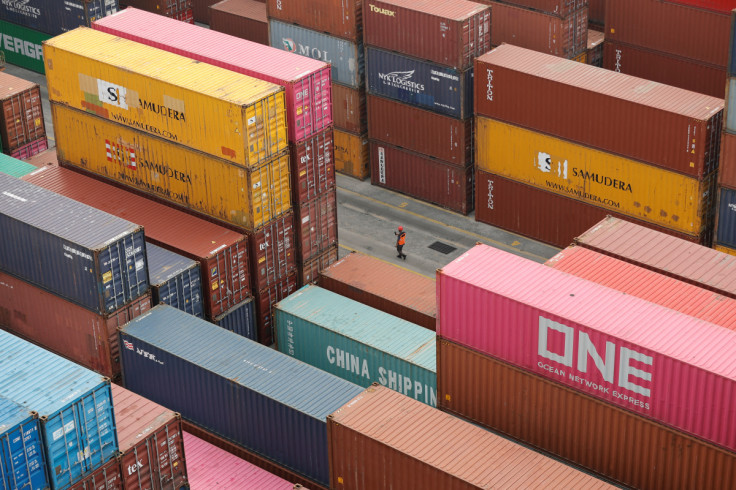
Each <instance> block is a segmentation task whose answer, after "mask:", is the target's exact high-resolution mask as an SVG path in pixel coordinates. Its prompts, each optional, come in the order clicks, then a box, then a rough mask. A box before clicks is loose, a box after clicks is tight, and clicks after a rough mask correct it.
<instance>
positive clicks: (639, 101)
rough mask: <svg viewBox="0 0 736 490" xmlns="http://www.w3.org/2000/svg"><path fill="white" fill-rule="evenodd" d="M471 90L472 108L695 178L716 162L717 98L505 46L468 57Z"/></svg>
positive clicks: (719, 112)
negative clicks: (471, 69)
mask: <svg viewBox="0 0 736 490" xmlns="http://www.w3.org/2000/svg"><path fill="white" fill-rule="evenodd" d="M474 95H475V99H474V101H475V112H476V113H477V114H480V115H483V116H487V117H490V118H493V119H499V120H501V121H505V122H508V123H512V124H515V125H517V126H521V127H523V128H528V129H533V130H535V131H539V132H542V133H546V134H550V135H553V136H557V137H560V138H563V139H566V140H569V141H572V142H576V143H581V144H583V145H586V146H589V147H592V148H597V149H600V150H603V151H606V152H609V153H613V154H616V155H620V156H624V157H628V158H632V159H635V160H640V161H643V162H645V163H650V164H652V165H656V166H659V167H662V168H667V169H670V170H674V171H677V172H680V173H683V174H686V175H692V176H696V177H698V178H703V177H704V176H707V175H708V174H710V173H711V172H712V171H713V170H715V169H716V168H718V157H719V155H718V150H719V142H720V132H721V124H722V120H723V106H724V101H723V99H717V98H715V97H711V96H708V95H704V94H697V93H694V92H691V91H688V90H683V89H679V88H676V87H670V86H667V85H662V84H659V83H656V82H652V81H649V80H645V79H642V78H636V77H632V76H630V75H624V74H623V73H615V72H613V71H609V70H603V69H600V68H596V67H594V66H589V65H584V64H582V63H575V62H573V61H569V60H563V59H560V58H555V57H554V56H550V55H548V54H544V53H539V52H536V51H532V50H528V49H524V48H519V47H517V46H511V45H504V46H499V47H498V48H496V49H494V50H493V51H491V52H490V53H487V54H485V55H483V56H481V57H480V58H477V59H476V62H475V94H474ZM592 110H594V111H595V113H597V114H601V115H602V116H603V117H597V118H595V119H594V120H592V119H591V114H593V112H591V111H592Z"/></svg>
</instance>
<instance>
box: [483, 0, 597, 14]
mask: <svg viewBox="0 0 736 490" xmlns="http://www.w3.org/2000/svg"><path fill="white" fill-rule="evenodd" d="M481 2H483V3H488V2H487V0H481ZM510 3H511V4H513V5H518V6H520V7H525V8H528V9H531V10H538V11H540V12H545V13H547V14H554V15H556V16H558V17H565V16H567V15H568V14H569V13H571V12H574V11H575V10H577V9H581V8H583V7H586V6H588V0H511V2H510ZM591 3H593V1H591Z"/></svg>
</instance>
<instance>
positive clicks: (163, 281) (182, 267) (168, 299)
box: [146, 243, 204, 318]
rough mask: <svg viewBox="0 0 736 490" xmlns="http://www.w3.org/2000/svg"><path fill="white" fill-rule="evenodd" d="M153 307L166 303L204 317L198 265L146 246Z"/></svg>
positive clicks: (163, 249) (166, 251) (162, 249)
mask: <svg viewBox="0 0 736 490" xmlns="http://www.w3.org/2000/svg"><path fill="white" fill-rule="evenodd" d="M146 257H148V275H149V277H150V278H151V293H152V300H153V304H154V305H157V304H159V303H166V304H167V305H171V306H173V307H174V308H177V309H179V310H181V311H186V312H187V313H189V314H190V315H194V316H196V317H199V318H202V317H203V316H204V306H203V304H202V303H203V300H202V278H201V275H200V271H199V264H198V263H197V262H195V261H194V260H191V259H188V258H186V257H184V256H182V255H179V254H177V253H176V252H172V251H170V250H166V249H165V248H161V247H158V246H156V245H154V244H152V243H146Z"/></svg>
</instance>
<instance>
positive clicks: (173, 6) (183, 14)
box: [120, 0, 195, 24]
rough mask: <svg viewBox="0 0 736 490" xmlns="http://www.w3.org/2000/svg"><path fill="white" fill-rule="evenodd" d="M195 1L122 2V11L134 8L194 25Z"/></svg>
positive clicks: (136, 0)
mask: <svg viewBox="0 0 736 490" xmlns="http://www.w3.org/2000/svg"><path fill="white" fill-rule="evenodd" d="M194 1H195V0H120V9H121V10H122V9H125V8H127V7H133V8H137V9H141V10H145V11H147V12H153V13H154V14H159V15H165V16H166V17H171V18H172V19H176V20H180V21H182V22H186V23H188V24H194V11H193V8H192V7H193V5H194Z"/></svg>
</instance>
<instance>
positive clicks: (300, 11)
mask: <svg viewBox="0 0 736 490" xmlns="http://www.w3.org/2000/svg"><path fill="white" fill-rule="evenodd" d="M362 2H363V0H341V1H340V4H339V5H338V4H336V3H335V1H334V0H312V1H311V2H310V8H308V9H305V8H304V3H303V1H302V0H266V8H267V10H266V12H267V13H268V17H269V18H271V19H278V20H281V21H283V22H285V23H288V24H299V25H301V26H304V27H306V28H307V29H311V30H314V31H317V32H324V33H327V34H331V35H333V36H337V37H340V38H343V39H347V40H350V41H360V39H361V38H362V34H363V19H362Z"/></svg>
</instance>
